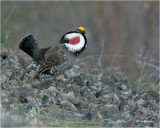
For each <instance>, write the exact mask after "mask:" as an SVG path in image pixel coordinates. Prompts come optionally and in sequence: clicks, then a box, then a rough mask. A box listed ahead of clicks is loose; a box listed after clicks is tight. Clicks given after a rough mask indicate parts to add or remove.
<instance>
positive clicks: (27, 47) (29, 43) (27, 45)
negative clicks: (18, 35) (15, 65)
mask: <svg viewBox="0 0 160 128" xmlns="http://www.w3.org/2000/svg"><path fill="white" fill-rule="evenodd" d="M19 48H20V49H21V50H23V51H24V52H25V53H27V54H28V55H30V56H31V57H33V54H34V50H35V49H36V48H38V41H37V40H36V39H35V38H34V37H33V35H32V34H29V35H27V36H25V37H24V38H23V39H22V41H21V42H20V44H19Z"/></svg>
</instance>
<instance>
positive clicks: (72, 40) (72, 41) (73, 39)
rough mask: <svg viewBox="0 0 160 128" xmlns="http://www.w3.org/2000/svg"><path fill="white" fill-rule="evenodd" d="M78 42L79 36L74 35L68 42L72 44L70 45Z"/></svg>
mask: <svg viewBox="0 0 160 128" xmlns="http://www.w3.org/2000/svg"><path fill="white" fill-rule="evenodd" d="M79 42H80V37H79V36H78V37H74V38H72V39H70V40H69V42H68V43H69V44H72V45H76V44H78V43H79Z"/></svg>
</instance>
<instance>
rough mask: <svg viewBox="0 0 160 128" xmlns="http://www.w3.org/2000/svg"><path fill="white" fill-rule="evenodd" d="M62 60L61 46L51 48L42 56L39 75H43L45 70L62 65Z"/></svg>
mask: <svg viewBox="0 0 160 128" xmlns="http://www.w3.org/2000/svg"><path fill="white" fill-rule="evenodd" d="M64 61H65V59H64V51H63V47H62V46H55V47H51V48H50V49H49V50H48V51H47V52H46V53H45V55H44V60H43V61H42V62H41V67H40V69H39V73H41V74H42V73H43V72H45V71H46V70H48V69H50V68H52V67H57V66H60V65H61V64H63V63H64Z"/></svg>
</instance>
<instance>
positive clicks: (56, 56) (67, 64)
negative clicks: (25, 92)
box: [19, 27, 87, 76]
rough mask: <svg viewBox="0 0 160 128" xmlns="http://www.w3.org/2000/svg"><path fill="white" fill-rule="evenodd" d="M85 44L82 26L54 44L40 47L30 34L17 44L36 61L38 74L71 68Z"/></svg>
mask: <svg viewBox="0 0 160 128" xmlns="http://www.w3.org/2000/svg"><path fill="white" fill-rule="evenodd" d="M86 46H87V39H86V36H85V29H84V28H83V27H79V28H78V29H76V30H74V31H70V32H67V33H66V34H64V35H63V36H62V38H61V40H60V42H59V43H58V44H57V45H55V46H51V47H47V48H40V47H39V45H38V41H37V40H36V39H35V38H34V36H33V35H32V34H29V35H27V36H25V37H24V38H23V39H22V41H21V42H20V44H19V48H20V49H21V50H23V51H24V52H25V53H27V54H28V55H30V56H31V57H32V58H33V60H34V61H35V62H36V63H37V65H38V73H39V74H47V75H54V76H57V75H60V74H63V73H64V72H65V71H66V70H69V69H70V68H72V66H73V64H74V62H75V59H76V58H77V57H78V56H79V55H80V54H81V53H82V52H83V51H84V49H85V48H86Z"/></svg>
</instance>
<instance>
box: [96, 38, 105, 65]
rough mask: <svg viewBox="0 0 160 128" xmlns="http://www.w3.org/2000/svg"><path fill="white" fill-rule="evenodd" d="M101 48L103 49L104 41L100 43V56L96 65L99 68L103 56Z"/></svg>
mask: <svg viewBox="0 0 160 128" xmlns="http://www.w3.org/2000/svg"><path fill="white" fill-rule="evenodd" d="M103 48H104V40H103V41H102V45H101V54H100V56H99V59H98V62H97V65H98V66H99V67H102V64H101V59H102V55H103Z"/></svg>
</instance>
